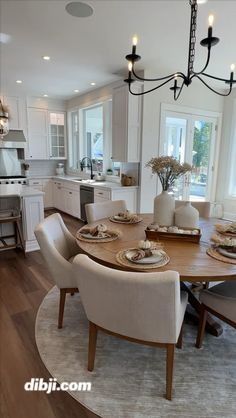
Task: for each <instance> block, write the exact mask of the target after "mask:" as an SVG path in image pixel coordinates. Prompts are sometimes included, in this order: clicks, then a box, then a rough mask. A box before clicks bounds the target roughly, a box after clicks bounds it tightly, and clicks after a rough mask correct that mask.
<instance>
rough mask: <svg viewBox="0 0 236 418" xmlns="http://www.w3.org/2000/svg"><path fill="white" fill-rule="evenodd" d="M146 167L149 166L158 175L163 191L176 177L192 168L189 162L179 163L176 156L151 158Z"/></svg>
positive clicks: (168, 187)
mask: <svg viewBox="0 0 236 418" xmlns="http://www.w3.org/2000/svg"><path fill="white" fill-rule="evenodd" d="M146 167H150V168H151V169H152V172H153V173H154V174H157V175H158V177H159V179H160V182H161V185H162V189H163V191H168V190H169V189H170V188H171V187H172V186H173V185H174V182H175V181H176V180H177V178H179V177H180V176H183V175H184V174H185V173H187V172H188V171H191V170H192V166H191V165H190V164H188V163H183V164H181V163H180V162H179V161H177V160H176V158H174V157H169V156H162V157H154V158H151V160H150V161H148V162H147V164H146Z"/></svg>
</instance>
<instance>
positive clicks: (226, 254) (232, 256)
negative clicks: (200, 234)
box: [218, 247, 236, 258]
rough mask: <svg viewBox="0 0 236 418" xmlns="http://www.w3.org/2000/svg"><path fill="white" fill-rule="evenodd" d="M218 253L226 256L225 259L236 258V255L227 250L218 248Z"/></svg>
mask: <svg viewBox="0 0 236 418" xmlns="http://www.w3.org/2000/svg"><path fill="white" fill-rule="evenodd" d="M218 252H219V253H220V254H222V255H224V256H225V257H229V258H236V253H230V252H229V251H227V250H225V249H224V248H220V247H218Z"/></svg>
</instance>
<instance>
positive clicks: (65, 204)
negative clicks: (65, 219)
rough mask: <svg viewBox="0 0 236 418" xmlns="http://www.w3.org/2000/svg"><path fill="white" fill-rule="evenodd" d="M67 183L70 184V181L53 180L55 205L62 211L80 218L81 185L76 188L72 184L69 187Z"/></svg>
mask: <svg viewBox="0 0 236 418" xmlns="http://www.w3.org/2000/svg"><path fill="white" fill-rule="evenodd" d="M66 184H68V186H69V184H70V183H66V182H59V181H54V182H53V193H52V195H53V206H54V207H55V208H56V209H58V210H61V211H62V212H65V213H68V214H69V215H72V216H75V217H76V218H80V191H79V186H78V187H77V190H76V189H74V188H71V187H70V186H69V187H68V186H67V185H66Z"/></svg>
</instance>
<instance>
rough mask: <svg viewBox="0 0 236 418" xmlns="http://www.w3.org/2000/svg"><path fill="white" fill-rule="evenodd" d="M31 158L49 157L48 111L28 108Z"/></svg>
mask: <svg viewBox="0 0 236 418" xmlns="http://www.w3.org/2000/svg"><path fill="white" fill-rule="evenodd" d="M28 137H29V158H30V159H33V160H47V159H48V134H47V111H46V110H42V109H33V108H32V109H31V108H29V109H28Z"/></svg>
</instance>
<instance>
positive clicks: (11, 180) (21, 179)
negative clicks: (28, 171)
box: [0, 176, 29, 185]
mask: <svg viewBox="0 0 236 418" xmlns="http://www.w3.org/2000/svg"><path fill="white" fill-rule="evenodd" d="M0 184H23V185H28V184H29V181H28V179H27V177H25V176H11V177H9V176H2V177H0Z"/></svg>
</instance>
